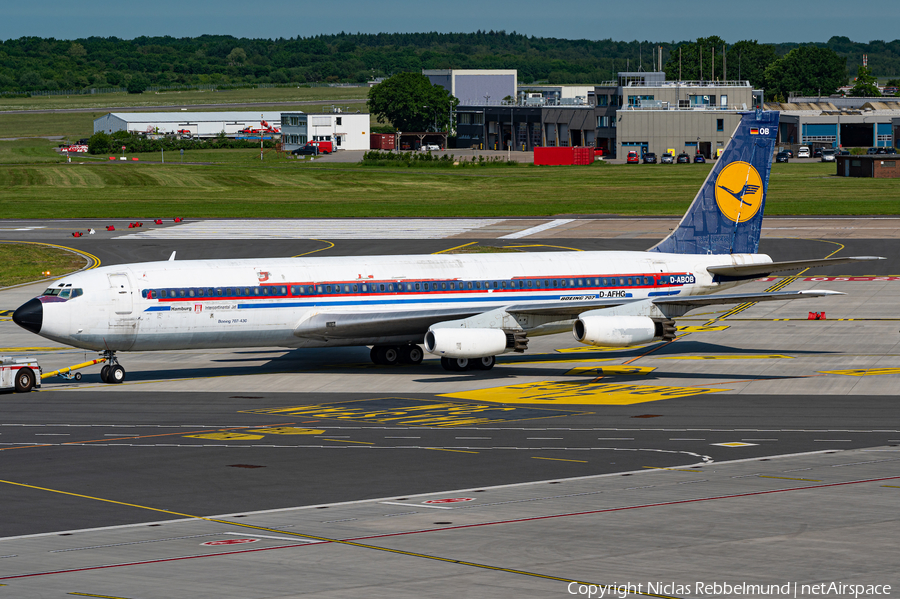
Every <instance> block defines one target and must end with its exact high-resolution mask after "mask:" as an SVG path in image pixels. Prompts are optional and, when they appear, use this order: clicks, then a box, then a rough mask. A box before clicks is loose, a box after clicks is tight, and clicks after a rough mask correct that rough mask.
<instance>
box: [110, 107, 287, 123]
mask: <svg viewBox="0 0 900 599" xmlns="http://www.w3.org/2000/svg"><path fill="white" fill-rule="evenodd" d="M106 116H113V117H116V118H119V119H122V120H123V121H126V122H129V123H135V122H139V123H145V122H151V121H152V122H157V123H175V122H178V123H184V122H186V121H190V122H192V123H199V122H221V121H258V120H260V116H262V119H263V120H266V121H279V120H280V119H281V111H280V110H279V111H277V112H273V111H245V112H189V111H186V110H179V111H173V112H111V113H109V114H108V115H103V116H101V117H99V118H101V119H102V118H105V117H106ZM94 120H97V119H94Z"/></svg>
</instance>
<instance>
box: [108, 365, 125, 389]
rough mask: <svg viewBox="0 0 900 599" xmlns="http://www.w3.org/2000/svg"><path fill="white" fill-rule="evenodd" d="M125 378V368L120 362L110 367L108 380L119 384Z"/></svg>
mask: <svg viewBox="0 0 900 599" xmlns="http://www.w3.org/2000/svg"><path fill="white" fill-rule="evenodd" d="M124 380H125V369H124V368H122V367H121V366H120V365H118V364H116V365H115V366H111V367H110V369H109V373H108V374H107V375H106V382H107V383H112V384H115V385H117V384H119V383H121V382H122V381H124Z"/></svg>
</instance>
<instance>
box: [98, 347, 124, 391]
mask: <svg viewBox="0 0 900 599" xmlns="http://www.w3.org/2000/svg"><path fill="white" fill-rule="evenodd" d="M100 355H101V356H103V358H104V359H105V360H106V366H104V367H103V368H101V369H100V380H101V381H103V382H104V383H110V384H119V383H121V382H122V381H124V380H125V369H124V368H122V365H121V364H119V360H118V358H116V352H114V351H111V350H105V351H103V352H102V353H101V354H100Z"/></svg>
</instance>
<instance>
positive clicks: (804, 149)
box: [797, 146, 810, 158]
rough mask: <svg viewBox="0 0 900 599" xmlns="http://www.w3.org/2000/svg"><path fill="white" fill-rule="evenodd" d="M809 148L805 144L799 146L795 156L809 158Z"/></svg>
mask: <svg viewBox="0 0 900 599" xmlns="http://www.w3.org/2000/svg"><path fill="white" fill-rule="evenodd" d="M809 156H810V154H809V148H808V147H806V146H800V149H799V150H797V158H809Z"/></svg>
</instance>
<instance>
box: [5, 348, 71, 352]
mask: <svg viewBox="0 0 900 599" xmlns="http://www.w3.org/2000/svg"><path fill="white" fill-rule="evenodd" d="M67 349H72V348H71V347H0V351H3V352H10V351H12V352H16V351H63V350H67Z"/></svg>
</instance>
